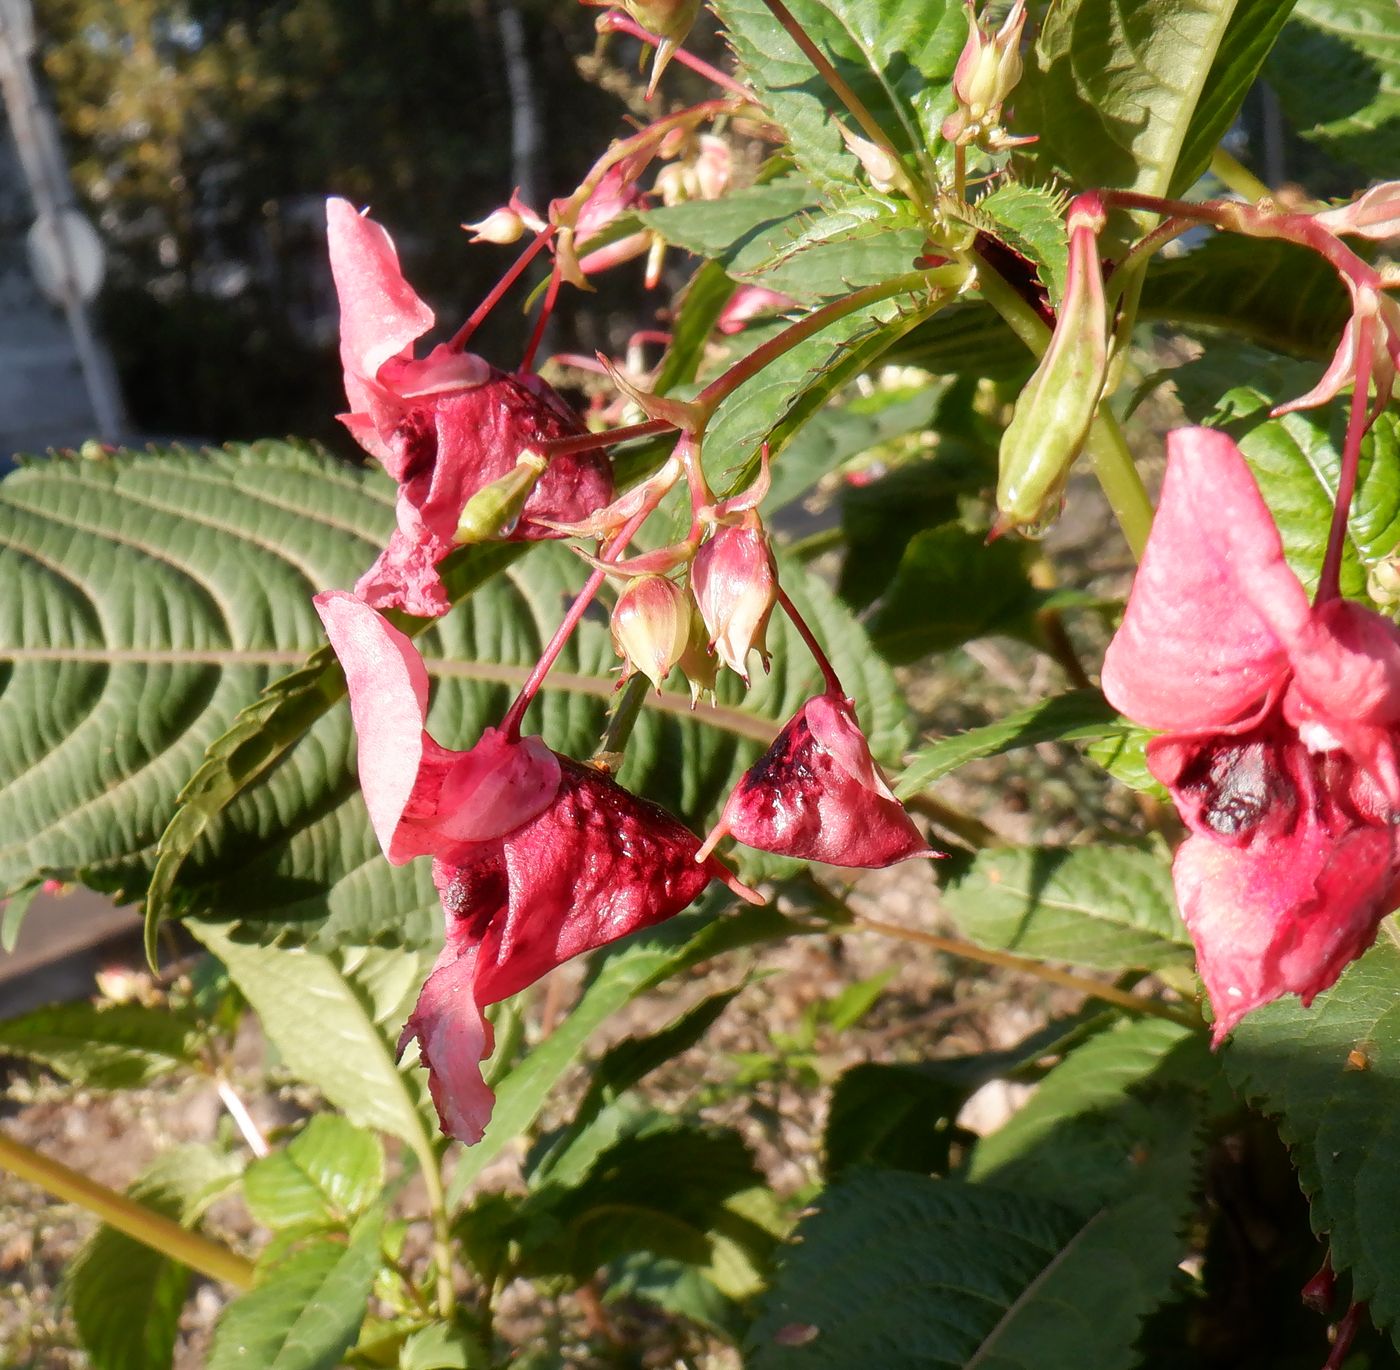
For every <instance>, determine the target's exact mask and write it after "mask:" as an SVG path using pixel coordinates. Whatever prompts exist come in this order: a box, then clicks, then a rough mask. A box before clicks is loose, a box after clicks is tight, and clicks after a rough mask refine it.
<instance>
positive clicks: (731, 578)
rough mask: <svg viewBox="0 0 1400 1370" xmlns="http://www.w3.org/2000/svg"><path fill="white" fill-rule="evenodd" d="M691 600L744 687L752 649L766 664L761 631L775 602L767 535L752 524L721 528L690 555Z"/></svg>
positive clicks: (712, 642)
mask: <svg viewBox="0 0 1400 1370" xmlns="http://www.w3.org/2000/svg"><path fill="white" fill-rule="evenodd" d="M690 586H691V589H692V591H693V592H694V594H695V604H696V607H697V608H698V609H699V610H700V617H701V618H702V619H703V620H704V623H705V630H706V632H707V633H709V636H710V646H711V647H712V648H713V649H714V650H715V651H716V652H717V653H718V654H719V659H720V660H721V661H723V662H724V664H725V665H726V666H728V667H729V669H730V670H731V671H733V672H735V674H736V675H740V676H742V677H743V679H744V683H745V684H746V685H747V684H748V682H749V667H748V657H749V652H750V651H751V650H753V649H754V648H757V649H758V654H759V656H761V657H762V658H763V665H764V669H765V670H766V669H767V666H768V652H767V649H766V647H765V644H764V640H763V639H764V633H765V631H766V629H767V627H768V618H769V615H771V614H772V612H773V606H774V604H776V603H777V601H778V581H777V577H776V575H775V573H774V567H773V553H772V550H771V549H770V548H769V546H768V535H767V533H765V532H764V531H763V529H762V527H760V526H758V525H757V523H756V522H755V525H754V526H750V527H738V528H720V529H718V530H717V531H716V532H715V534H714V536H713V537H711V538H710V540H709V541H708V542H706V543H705V544H704V545H703V546H702V547H701V548H700V550H699V551H698V552H697V553H696V554H695V564H694V566H692V567H691V570H690Z"/></svg>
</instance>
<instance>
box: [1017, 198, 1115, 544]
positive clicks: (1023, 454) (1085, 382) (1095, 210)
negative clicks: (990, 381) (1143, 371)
mask: <svg viewBox="0 0 1400 1370" xmlns="http://www.w3.org/2000/svg"><path fill="white" fill-rule="evenodd" d="M1104 222H1105V216H1104V212H1103V206H1102V203H1101V202H1100V200H1099V197H1098V196H1097V195H1095V194H1092V193H1090V194H1086V195H1080V196H1079V197H1078V198H1077V199H1076V200H1075V201H1074V203H1073V204H1072V205H1071V206H1070V210H1069V270H1068V274H1067V277H1066V282H1065V297H1064V300H1063V301H1062V303H1061V305H1060V313H1059V317H1058V318H1057V319H1056V321H1055V331H1054V333H1053V334H1052V335H1051V338H1050V345H1049V347H1047V348H1046V350H1045V355H1044V356H1043V357H1042V358H1041V359H1040V365H1039V366H1038V367H1036V369H1035V374H1034V375H1033V376H1032V377H1031V378H1030V380H1029V382H1027V384H1026V388H1025V389H1024V390H1023V391H1022V392H1021V397H1020V398H1019V399H1018V400H1017V401H1016V411H1015V413H1014V414H1013V415H1012V416H1011V422H1010V423H1009V424H1008V425H1007V428H1006V432H1005V433H1004V434H1003V435H1002V440H1001V456H1000V469H999V476H998V480H997V510H998V519H997V526H998V528H999V529H1001V530H1003V531H1004V530H1005V529H1007V528H1019V529H1023V530H1027V531H1040V530H1043V529H1044V528H1045V526H1046V525H1047V524H1048V523H1049V522H1050V521H1052V520H1053V519H1054V517H1055V515H1056V514H1057V513H1058V512H1059V505H1060V499H1061V496H1062V494H1063V491H1064V485H1065V481H1066V480H1067V479H1068V478H1069V470H1070V467H1071V466H1072V465H1073V463H1074V459H1075V458H1076V457H1077V456H1078V455H1079V450H1080V448H1081V447H1083V445H1084V440H1085V438H1087V437H1088V435H1089V425H1090V424H1091V423H1092V422H1093V420H1094V412H1095V410H1096V409H1097V408H1098V403H1099V394H1100V392H1101V391H1102V389H1103V384H1104V379H1105V375H1106V373H1107V369H1108V315H1107V311H1106V309H1105V306H1104V293H1103V272H1102V269H1101V268H1100V266H1099V256H1098V233H1099V231H1100V230H1101V229H1102V228H1103V225H1104Z"/></svg>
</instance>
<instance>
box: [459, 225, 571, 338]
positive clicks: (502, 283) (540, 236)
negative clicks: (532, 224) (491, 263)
mask: <svg viewBox="0 0 1400 1370" xmlns="http://www.w3.org/2000/svg"><path fill="white" fill-rule="evenodd" d="M553 236H554V227H553V225H552V224H551V225H549V226H547V227H545V228H543V229H541V230H540V231H539V233H537V234H536V235H535V241H534V242H532V243H531V244H530V246H529V247H527V248H526V249H525V251H524V252H522V253H521V254H520V256H518V257H517V258H516V259H515V265H514V266H512V267H511V268H510V270H509V271H507V272H506V274H505V275H504V276H502V277H501V279H500V280H499V281H497V282H496V284H495V285H494V286H493V287H492V288H491V293H490V294H489V295H487V297H486V298H485V299H484V300H482V302H481V303H480V304H479V305H477V307H476V308H475V309H474V310H472V313H471V317H470V318H469V319H468V320H467V321H466V323H464V324H463V325H462V326H461V328H459V329H458V330H457V331H456V332H455V333H454V334H453V335H452V340H451V341H450V342H449V343H448V344H447V345H448V347H450V348H451V349H452V350H453V351H454V352H460V351H461V350H462V348H464V347H465V346H466V345H467V340H468V339H469V338H470V337H471V335H472V334H473V333H475V332H476V330H477V329H478V328H480V327H481V323H482V320H483V319H485V318H486V316H487V315H488V314H489V313H490V312H491V311H492V310H493V309H494V308H495V307H496V306H497V305H498V304H499V303H500V301H501V296H502V295H504V294H505V293H506V291H507V290H509V289H510V288H511V286H513V285H514V284H515V283H516V281H517V280H519V279H520V273H521V272H522V271H524V270H525V268H526V267H527V266H529V265H530V263H531V262H532V261H534V260H535V258H536V257H537V256H538V255H539V253H540V249H541V248H543V247H544V245H545V244H546V243H547V242H548V241H549V240H550V239H551V238H552V237H553Z"/></svg>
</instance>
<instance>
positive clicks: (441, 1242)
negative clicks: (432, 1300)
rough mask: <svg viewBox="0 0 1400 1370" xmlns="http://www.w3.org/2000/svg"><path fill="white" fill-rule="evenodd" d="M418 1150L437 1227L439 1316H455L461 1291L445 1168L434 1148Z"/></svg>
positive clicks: (420, 1168)
mask: <svg viewBox="0 0 1400 1370" xmlns="http://www.w3.org/2000/svg"><path fill="white" fill-rule="evenodd" d="M414 1152H415V1154H416V1155H417V1157H418V1168H419V1170H421V1171H422V1173H423V1188H424V1189H425V1190H426V1191H427V1194H428V1213H429V1217H430V1220H431V1222H432V1228H433V1244H432V1245H433V1265H434V1267H435V1269H436V1272H437V1305H438V1315H439V1316H440V1317H442V1318H443V1319H448V1318H451V1317H452V1315H453V1314H454V1313H455V1312H456V1311H457V1290H456V1288H455V1287H454V1285H453V1283H452V1228H451V1223H450V1220H449V1219H448V1216H447V1197H446V1195H445V1194H444V1192H443V1187H442V1171H441V1170H440V1169H439V1167H438V1158H437V1156H436V1155H434V1154H433V1151H432V1149H431V1148H429V1149H427V1150H426V1151H419V1150H418V1149H417V1148H416V1147H415V1148H414Z"/></svg>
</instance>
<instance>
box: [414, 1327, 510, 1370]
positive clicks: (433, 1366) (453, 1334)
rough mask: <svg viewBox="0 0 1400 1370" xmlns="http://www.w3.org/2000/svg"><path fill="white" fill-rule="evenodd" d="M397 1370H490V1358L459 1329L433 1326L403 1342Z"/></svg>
mask: <svg viewBox="0 0 1400 1370" xmlns="http://www.w3.org/2000/svg"><path fill="white" fill-rule="evenodd" d="M398 1370H491V1357H490V1356H489V1355H487V1353H486V1348H485V1347H483V1346H482V1344H481V1342H480V1341H479V1340H478V1339H477V1338H476V1337H474V1336H472V1335H471V1334H469V1333H467V1332H464V1331H462V1329H461V1328H458V1327H450V1326H448V1325H447V1324H446V1323H434V1324H433V1325H432V1326H431V1327H423V1328H420V1329H419V1330H418V1331H417V1332H415V1333H413V1335H412V1336H410V1337H409V1338H408V1339H407V1340H406V1341H405V1342H404V1344H403V1346H402V1347H401V1348H400V1349H399V1364H398Z"/></svg>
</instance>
